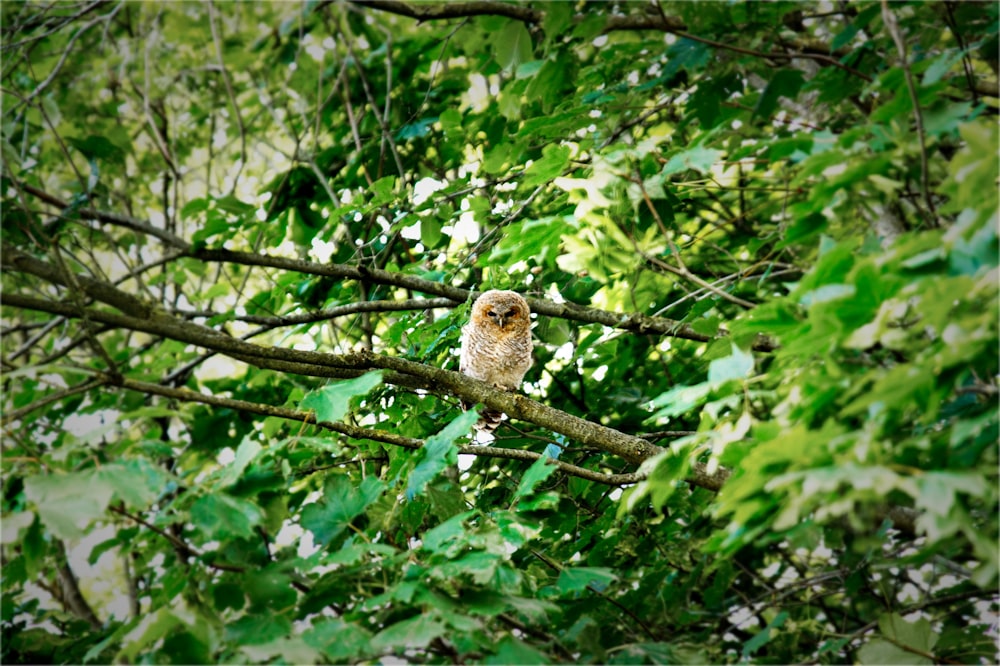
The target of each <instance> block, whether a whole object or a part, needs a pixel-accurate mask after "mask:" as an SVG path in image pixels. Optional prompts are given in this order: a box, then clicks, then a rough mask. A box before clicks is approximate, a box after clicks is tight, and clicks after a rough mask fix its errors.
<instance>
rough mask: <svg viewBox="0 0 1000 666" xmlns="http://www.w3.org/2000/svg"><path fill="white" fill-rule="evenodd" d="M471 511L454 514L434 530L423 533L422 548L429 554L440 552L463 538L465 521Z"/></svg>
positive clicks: (471, 513)
mask: <svg viewBox="0 0 1000 666" xmlns="http://www.w3.org/2000/svg"><path fill="white" fill-rule="evenodd" d="M473 513H475V512H473V511H465V512H463V513H459V514H456V515H454V516H452V517H451V518H449V519H448V520H446V521H444V522H443V523H441V524H440V525H438V526H437V527H435V528H434V529H431V530H428V531H427V532H425V533H424V538H423V548H424V549H425V550H427V551H430V552H436V551H440V550H442V548H443V547H444V546H445V545H446V544H448V543H450V542H452V541H454V540H456V539H460V538H461V537H464V536H465V532H466V528H465V521H466V520H468V518H469V517H470V516H472V515H473Z"/></svg>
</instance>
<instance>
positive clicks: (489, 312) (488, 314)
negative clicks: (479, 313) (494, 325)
mask: <svg viewBox="0 0 1000 666" xmlns="http://www.w3.org/2000/svg"><path fill="white" fill-rule="evenodd" d="M486 316H487V317H493V318H494V319H496V318H497V313H496V312H493V310H487V311H486Z"/></svg>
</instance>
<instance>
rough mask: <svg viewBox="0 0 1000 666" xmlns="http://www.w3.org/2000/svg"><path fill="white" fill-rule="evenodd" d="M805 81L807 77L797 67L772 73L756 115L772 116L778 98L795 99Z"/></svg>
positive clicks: (759, 100)
mask: <svg viewBox="0 0 1000 666" xmlns="http://www.w3.org/2000/svg"><path fill="white" fill-rule="evenodd" d="M804 83H805V77H804V76H803V74H802V72H801V71H799V70H797V69H779V70H778V71H777V72H774V73H773V74H772V75H771V79H770V80H769V81H768V82H767V87H766V88H765V89H764V92H763V93H761V95H760V99H758V100H757V106H756V108H754V116H756V117H762V118H770V117H771V114H773V113H774V110H775V108H777V106H778V98H779V97H786V98H788V99H791V100H794V99H795V97H796V96H797V95H798V94H799V90H801V89H802V85H803V84H804Z"/></svg>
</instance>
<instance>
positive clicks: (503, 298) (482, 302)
mask: <svg viewBox="0 0 1000 666" xmlns="http://www.w3.org/2000/svg"><path fill="white" fill-rule="evenodd" d="M472 321H473V322H475V323H476V324H477V325H480V326H487V327H490V328H497V329H499V330H500V331H502V332H504V333H509V332H513V331H522V330H525V329H526V328H528V327H529V326H530V325H531V321H530V318H529V316H528V304H527V303H526V302H525V301H524V299H523V298H522V297H521V295H520V294H518V293H516V292H512V291H497V290H493V291H488V292H486V293H484V294H483V295H482V296H480V297H479V298H478V299H477V300H476V303H475V305H473V306H472Z"/></svg>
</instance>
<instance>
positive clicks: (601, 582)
mask: <svg viewBox="0 0 1000 666" xmlns="http://www.w3.org/2000/svg"><path fill="white" fill-rule="evenodd" d="M616 580H618V576H617V575H616V574H615V572H614V571H613V570H612V569H609V568H606V567H573V568H566V569H563V570H562V571H560V572H559V580H558V581H556V586H557V587H558V588H559V589H560V590H561V591H562V592H563V593H566V594H571V593H576V592H581V591H583V590H585V589H587V588H593V589H594V590H596V591H597V592H603V591H604V589H605V588H606V587H607V586H608V585H609V584H611V583H613V582H615V581H616Z"/></svg>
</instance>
